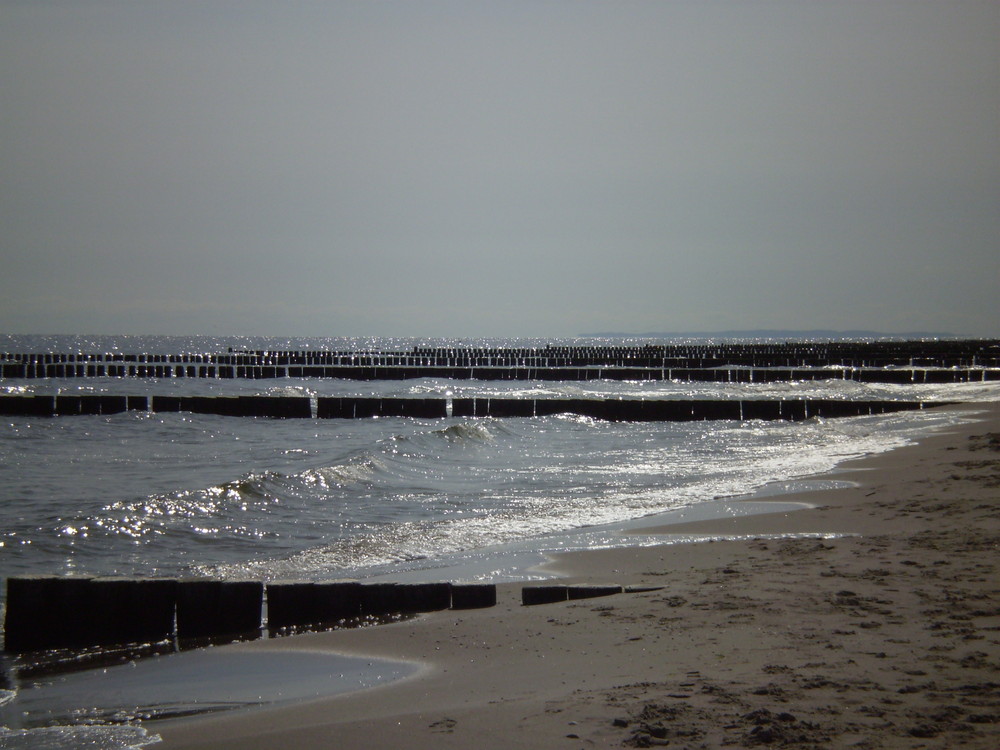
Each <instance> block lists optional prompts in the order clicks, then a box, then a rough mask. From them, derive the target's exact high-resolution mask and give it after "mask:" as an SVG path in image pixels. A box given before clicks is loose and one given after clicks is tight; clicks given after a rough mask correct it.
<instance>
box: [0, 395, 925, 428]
mask: <svg viewBox="0 0 1000 750" xmlns="http://www.w3.org/2000/svg"><path fill="white" fill-rule="evenodd" d="M940 405H943V404H942V403H941V402H927V403H924V402H920V401H885V400H872V401H848V400H843V399H778V400H764V399H740V400H737V399H726V400H699V399H636V398H633V399H598V398H577V399H558V398H550V399H531V398H456V399H447V398H378V397H335V396H334V397H320V398H316V399H310V398H308V397H302V396H290V397H285V396H152V397H147V396H107V395H59V396H0V415H3V416H22V417H59V416H73V415H108V414H119V413H122V412H125V411H152V412H156V413H167V412H190V413H194V414H215V415H221V416H231V417H267V418H273V419H283V418H301V419H309V418H311V417H316V418H319V419H363V418H371V417H416V418H422V419H440V418H444V417H463V418H465V417H468V418H474V417H497V418H505V417H544V416H552V415H555V414H577V415H580V416H584V417H592V418H594V419H604V420H608V421H617V422H677V421H699V420H707V419H730V420H749V419H763V420H779V419H780V420H799V419H808V418H810V417H824V418H832V417H850V416H859V415H867V414H883V413H887V412H895V411H907V410H915V409H923V408H926V407H929V406H940Z"/></svg>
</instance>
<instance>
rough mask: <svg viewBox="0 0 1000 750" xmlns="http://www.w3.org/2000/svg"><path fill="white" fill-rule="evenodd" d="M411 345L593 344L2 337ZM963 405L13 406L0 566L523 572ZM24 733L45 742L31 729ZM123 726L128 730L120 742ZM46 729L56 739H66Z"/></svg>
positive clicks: (155, 348) (231, 386) (104, 348)
mask: <svg viewBox="0 0 1000 750" xmlns="http://www.w3.org/2000/svg"><path fill="white" fill-rule="evenodd" d="M417 343H419V344H421V345H430V346H434V345H439V344H445V343H447V344H457V345H469V346H491V345H492V346H509V345H532V344H535V343H537V344H541V345H544V344H547V343H567V344H572V343H582V342H573V341H566V342H553V341H544V342H530V341H523V340H517V341H512V340H505V341H485V342H483V341H476V342H471V341H466V342H463V341H447V342H445V341H426V340H421V341H407V340H389V339H382V340H378V339H352V340H346V339H300V340H287V339H246V338H219V339H210V338H198V339H179V338H162V337H99V338H82V337H51V336H50V337H25V336H19V337H15V336H6V337H0V350H6V351H17V352H46V351H55V352H82V353H86V352H113V351H119V352H126V353H132V352H135V353H141V352H149V353H165V354H170V353H195V352H225V351H226V349H227V347H232V348H234V349H275V350H299V349H323V348H330V349H346V348H357V349H375V350H388V349H408V348H410V347H412V346H413V345H414V344H417ZM585 343H594V342H593V341H591V340H588V341H587V342H585ZM609 343H616V342H609ZM639 343H643V342H639ZM4 393H8V394H52V393H71V394H72V393H105V394H117V395H155V394H167V395H258V394H259V395H303V396H371V395H380V396H399V397H406V396H419V397H428V396H440V397H446V396H449V395H450V396H454V397H455V398H472V397H475V398H487V397H518V396H522V397H532V398H545V397H587V396H594V397H606V398H617V397H645V398H672V399H676V398H691V399H701V398H711V399H724V398H735V399H751V398H802V397H814V398H844V399H901V400H914V399H917V400H923V401H929V402H933V401H944V400H949V401H954V400H960V401H986V400H996V399H997V398H1000V386H998V385H996V384H990V383H970V384H956V385H913V386H899V385H880V384H871V383H855V382H852V381H849V380H842V379H839V378H831V379H830V380H816V381H808V382H796V383H772V384H759V383H758V384H715V383H684V382H653V383H638V382H615V381H588V382H585V383H582V382H561V383H560V382H509V381H504V382H485V381H448V380H437V379H420V380H409V381H379V382H357V381H343V380H335V379H329V380H327V379H324V380H312V379H294V378H286V379H279V380H264V381H260V380H258V381H252V380H206V379H162V380H157V379H119V378H81V379H75V378H70V379H65V380H58V379H50V380H6V381H5V380H0V394H4ZM957 419H960V417H958V416H956V415H955V414H954V413H953V412H948V411H943V410H934V409H930V410H923V411H916V412H901V413H898V414H888V415H880V416H870V417H856V418H849V419H829V420H823V419H810V420H806V421H804V422H759V421H747V422H736V421H719V422H711V421H710V422H685V423H635V424H633V423H609V422H602V421H598V420H593V419H587V418H581V417H577V416H572V415H558V416H553V417H544V418H517V419H492V418H490V419H464V418H447V419H436V420H428V419H402V418H398V419H397V418H392V419H367V420H363V419H362V420H338V419H290V420H270V419H253V418H232V417H222V416H213V415H194V414H186V413H179V414H154V413H137V412H129V413H124V414H116V415H110V416H76V417H63V418H58V417H57V418H46V419H40V418H12V417H5V418H3V419H2V420H0V578H6V577H9V576H17V575H26V574H47V575H48V574H70V573H72V574H81V575H82V574H88V575H120V576H154V575H155V576H190V575H195V576H199V575H200V576H214V577H221V578H226V579H253V580H265V581H267V580H276V579H289V578H292V579H313V580H324V579H339V578H347V577H358V578H369V577H383V578H390V579H393V578H395V579H398V580H407V579H413V578H423V579H429V580H454V579H456V578H460V579H464V580H470V579H476V580H508V579H512V578H525V577H530V576H531V575H533V573H532V572H531V570H530V564H531V563H532V562H535V561H537V560H538V555H539V554H540V553H542V552H545V551H550V550H558V549H575V548H585V547H588V546H605V545H610V544H620V543H622V541H621V539H620V538H619V537H617V536H616V535H615V534H614V531H615V530H616V529H617V528H620V527H622V526H623V525H628V524H629V523H634V522H635V520H636V519H641V518H645V517H648V516H653V515H656V514H663V513H668V514H669V513H672V514H674V515H679V514H685V513H687V514H697V513H698V511H699V508H705V509H707V508H712V509H713V511H712V512H719V511H718V508H719V507H720V506H719V504H718V503H714V504H713V503H712V501H713V500H715V499H716V498H719V497H729V496H736V495H741V494H746V493H752V492H754V491H756V490H759V489H760V488H762V487H765V486H769V485H777V486H781V483H788V482H793V481H795V480H797V479H799V478H802V477H805V476H808V475H811V474H816V473H819V472H825V471H829V470H831V469H833V468H834V467H835V466H836V465H837V464H838V463H839V462H841V461H844V460H845V459H848V458H853V457H857V456H860V455H864V454H867V453H876V452H880V451H884V450H888V449H891V448H893V447H896V446H899V445H902V444H905V443H906V442H909V441H911V440H914V439H916V438H918V437H919V436H921V435H924V434H926V433H928V432H929V431H931V430H934V429H937V428H941V427H946V426H948V425H949V424H953V423H954V422H955V421H956V420H957ZM723 507H724V506H723ZM722 512H726V511H725V510H723V511H722ZM0 687H3V686H0ZM2 695H4V696H6V697H3V698H0V701H3V700H8V701H11V700H15V698H14V697H13V696H14V695H15V693H14V692H13V691H10V690H8V691H7V693H3V694H2ZM132 728H134V727H131V728H130V729H132ZM39 730H40V728H37V727H36V728H32V729H30V730H22V729H18V730H16V731H15V730H14V729H10V728H8V729H6V730H0V747H15V746H44V745H31V744H27V745H17V744H15V743H16V742H19V741H21V740H19V739H18V737H22V735H18V734H17V732H24V731H33V732H34V731H39ZM80 731H84V730H80ZM2 732H6V734H4V733H2ZM31 739H32V741H37V742H41V738H40V735H37V734H36V735H34V736H32V737H31ZM147 739H148V738H144V737H143V736H141V735H140V734H136V735H135V736H131V735H129V736H124V739H123V738H122V737H116V738H113V739H109V740H107V742H106V743H105V744H94V745H93V746H94V747H130V746H140V745H141V744H142V743H143V742H145V741H147ZM74 741H75V740H74ZM100 741H101V742H104V740H100ZM119 741H121V743H123V744H113V743H114V742H119ZM53 742H56V744H53V745H52V746H53V747H63V746H72V745H65V744H64V745H59V744H58V742H57V741H56V740H53ZM79 746H89V745H79Z"/></svg>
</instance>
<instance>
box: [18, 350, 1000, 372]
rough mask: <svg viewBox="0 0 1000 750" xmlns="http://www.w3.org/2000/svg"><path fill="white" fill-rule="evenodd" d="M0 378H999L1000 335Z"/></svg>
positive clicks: (479, 353)
mask: <svg viewBox="0 0 1000 750" xmlns="http://www.w3.org/2000/svg"><path fill="white" fill-rule="evenodd" d="M0 377H3V378H5V379H36V378H87V377H113V378H220V379H272V378H342V379H347V380H404V379H414V378H447V379H453V380H501V381H502V380H548V381H553V380H564V381H572V380H595V379H606V380H639V381H642V380H690V381H709V382H748V383H749V382H774V381H791V380H815V379H826V378H842V379H849V380H857V381H862V382H881V383H953V382H969V381H977V380H981V381H986V380H1000V341H995V340H974V341H947V342H942V341H935V342H923V341H919V342H876V343H825V344H823V343H809V344H806V343H803V344H792V343H786V344H766V345H765V344H728V345H690V346H687V345H652V344H650V345H645V346H639V347H628V346H554V345H550V346H545V347H534V348H516V347H502V348H494V349H490V348H478V347H468V348H462V347H434V348H422V347H414V348H413V349H411V350H407V351H366V350H352V351H265V350H258V351H249V350H238V351H234V350H230V351H228V352H226V353H190V354H151V353H133V354H127V353H117V352H116V353H81V352H72V353H51V352H46V353H17V352H3V353H0Z"/></svg>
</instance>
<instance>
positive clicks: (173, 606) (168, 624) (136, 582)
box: [4, 576, 496, 653]
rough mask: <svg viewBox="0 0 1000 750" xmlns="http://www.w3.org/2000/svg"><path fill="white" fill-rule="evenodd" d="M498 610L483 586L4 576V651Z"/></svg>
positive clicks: (243, 634)
mask: <svg viewBox="0 0 1000 750" xmlns="http://www.w3.org/2000/svg"><path fill="white" fill-rule="evenodd" d="M495 604H496V586H495V585H494V584H481V583H463V584H459V583H414V584H397V583H361V582H358V581H332V582H310V581H279V582H272V583H267V584H265V583H263V582H260V581H220V580H213V579H180V580H178V579H158V578H147V579H133V578H87V577H78V576H24V577H13V578H8V579H7V603H6V616H5V619H4V649H5V650H6V651H10V652H13V653H24V652H30V651H39V650H47V649H57V648H69V649H79V648H90V647H99V646H112V645H119V644H127V643H157V642H161V641H176V642H178V643H184V642H186V641H191V640H201V639H209V640H219V639H236V638H255V637H259V636H260V635H261V633H262V631H263V630H264V629H267V630H268V631H269V632H270V633H271V634H278V633H280V632H282V631H284V630H287V629H296V628H306V627H318V626H324V625H336V624H337V623H343V622H346V623H348V624H351V623H353V622H355V621H361V620H362V619H363V618H379V617H389V616H394V615H406V614H415V613H420V612H433V611H437V610H443V609H475V608H481V607H492V606H494V605H495Z"/></svg>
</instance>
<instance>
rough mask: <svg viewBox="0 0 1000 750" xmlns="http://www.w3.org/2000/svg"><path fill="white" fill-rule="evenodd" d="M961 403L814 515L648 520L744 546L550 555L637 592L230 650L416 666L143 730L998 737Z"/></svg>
mask: <svg viewBox="0 0 1000 750" xmlns="http://www.w3.org/2000/svg"><path fill="white" fill-rule="evenodd" d="M975 409H976V411H977V412H978V413H979V415H980V416H981V417H982V421H980V422H978V423H976V424H970V425H967V426H963V427H961V428H958V429H956V430H954V431H952V432H950V433H948V434H939V435H936V436H933V437H931V438H928V439H927V440H925V441H923V442H922V443H921V444H919V445H915V446H908V447H905V448H901V449H899V450H896V451H892V452H890V453H886V454H882V455H879V456H875V457H870V458H867V459H862V460H859V461H854V462H851V463H850V464H845V465H843V467H842V469H843V471H841V472H839V473H838V478H843V479H847V480H850V481H852V482H856V483H858V484H857V486H856V487H852V488H849V489H840V490H824V491H820V492H814V493H807V494H806V495H803V496H802V498H801V499H803V500H805V501H807V502H810V503H814V504H817V505H818V506H819V507H817V508H815V509H812V510H803V511H796V512H793V513H787V514H768V515H760V516H753V517H749V518H741V519H738V520H734V521H729V520H727V521H712V522H699V523H692V524H685V525H683V526H671V527H663V528H660V529H658V531H659V532H662V533H668V534H673V533H680V532H683V533H684V534H706V535H716V536H717V535H745V537H744V538H741V539H738V540H730V541H715V542H703V543H698V544H668V545H661V546H655V547H646V548H623V549H616V550H603V551H591V552H586V553H572V554H567V555H562V556H560V557H559V558H558V559H557V560H555V561H553V562H552V563H551V564H550V567H551V569H552V570H553V571H555V572H558V573H559V574H561V575H564V576H567V578H568V579H569V580H571V581H585V582H592V583H608V582H614V583H622V584H628V585H646V586H656V587H662V588H660V589H658V590H651V591H645V592H640V593H627V594H619V595H616V596H611V597H605V598H600V599H587V600H580V601H575V602H567V603H558V604H549V605H540V606H534V607H522V606H520V588H521V587H520V586H519V585H517V586H515V585H511V586H503V587H501V591H500V603H499V604H498V606H497V607H495V608H492V609H488V610H476V611H468V612H441V613H436V614H433V615H428V616H424V617H421V618H419V619H416V620H410V621H406V622H401V623H396V624H392V625H386V626H381V627H376V628H367V629H363V630H355V631H337V632H330V633H322V634H314V635H305V636H296V637H293V638H285V639H280V640H275V641H270V642H257V643H253V644H244V645H241V646H239V647H238V648H246V649H257V648H267V649H274V648H279V649H297V650H300V649H307V650H309V649H313V650H335V651H339V652H344V653H353V654H366V655H371V656H380V657H390V658H402V659H407V660H411V661H414V662H418V663H419V664H421V665H422V669H421V670H420V672H419V673H418V674H417V676H415V677H413V678H409V679H407V680H404V681H401V682H397V683H394V684H391V685H388V686H384V687H380V688H377V689H373V690H369V691H365V692H360V693H354V694H350V695H346V696H341V697H335V698H327V699H322V700H317V701H313V702H310V703H303V704H298V705H293V706H288V707H283V708H274V709H261V710H256V711H253V712H246V713H231V714H228V715H221V716H215V717H210V718H202V719H197V720H187V721H171V722H160V723H151V724H150V725H149V729H150V730H151V731H153V732H157V733H158V734H160V736H161V737H162V738H163V744H160V745H156V747H158V748H164V750H168V749H173V748H185V749H190V750H193V749H194V748H240V749H241V750H247V749H252V748H269V749H270V748H296V749H298V750H308V749H310V748H372V747H376V748H381V747H398V748H473V747H475V748H567V749H569V750H575V749H576V748H592V747H623V746H624V747H648V746H658V745H667V746H669V747H675V748H716V747H723V746H735V747H757V746H760V747H796V748H809V747H817V748H819V747H822V748H841V747H844V748H847V747H851V748H897V747H898V748H922V747H926V748H955V747H965V748H990V749H993V748H997V747H1000V724H998V722H1000V671H998V666H1000V648H998V640H1000V580H998V577H997V552H998V541H1000V522H998V512H997V511H998V505H1000V503H998V498H1000V454H998V451H1000V405H998V404H986V405H976V407H975ZM780 499H782V500H785V499H789V498H788V496H783V497H782V498H780ZM643 531H644V532H645V531H648V529H644V530H643ZM781 534H785V535H787V534H800V535H803V536H799V537H788V536H785V537H784V538H776V537H775V536H773V535H781ZM810 534H811V535H812V536H808V535H810ZM830 534H837V535H839V536H829V535H830ZM821 535H828V536H826V537H825V538H821ZM665 539H669V537H665Z"/></svg>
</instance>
